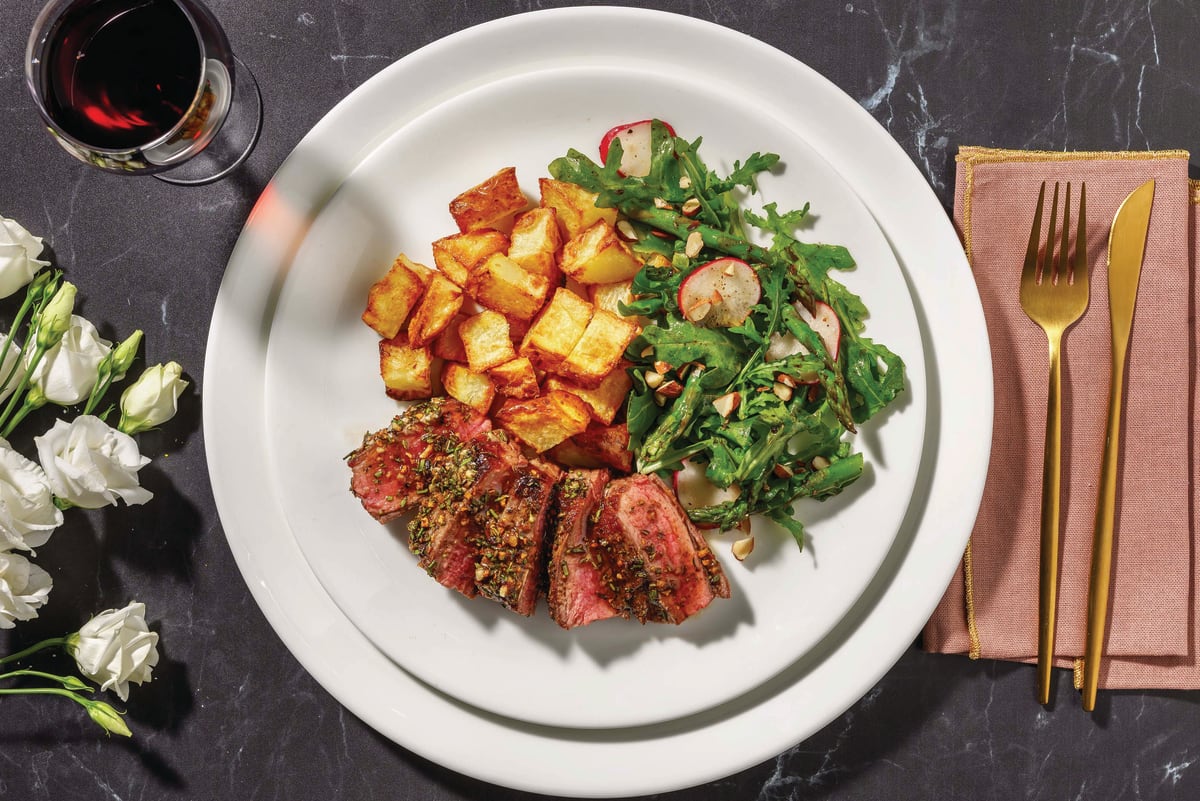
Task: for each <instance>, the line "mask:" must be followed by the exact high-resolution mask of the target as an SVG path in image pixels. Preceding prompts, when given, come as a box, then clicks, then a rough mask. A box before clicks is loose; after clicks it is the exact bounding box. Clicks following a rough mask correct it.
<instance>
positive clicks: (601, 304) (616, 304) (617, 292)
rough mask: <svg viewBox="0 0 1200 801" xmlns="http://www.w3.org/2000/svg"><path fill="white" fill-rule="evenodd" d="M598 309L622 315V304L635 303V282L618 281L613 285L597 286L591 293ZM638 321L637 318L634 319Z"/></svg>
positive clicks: (594, 286) (592, 288)
mask: <svg viewBox="0 0 1200 801" xmlns="http://www.w3.org/2000/svg"><path fill="white" fill-rule="evenodd" d="M589 294H590V297H591V300H592V303H594V304H596V308H597V309H604V310H605V311H610V312H612V313H613V314H615V315H618V316H623V315H621V304H622V303H626V304H628V303H632V302H633V280H632V279H631V280H628V281H617V282H616V283H613V284H595V285H593V286H592V287H591V292H590V293H589ZM634 319H636V318H634Z"/></svg>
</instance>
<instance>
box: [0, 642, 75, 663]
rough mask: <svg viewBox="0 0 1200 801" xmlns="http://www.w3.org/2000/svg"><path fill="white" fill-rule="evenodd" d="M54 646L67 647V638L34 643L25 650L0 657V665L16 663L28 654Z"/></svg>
mask: <svg viewBox="0 0 1200 801" xmlns="http://www.w3.org/2000/svg"><path fill="white" fill-rule="evenodd" d="M56 645H57V646H61V647H63V648H66V647H67V638H66V637H51V638H50V639H48V640H42V641H41V642H39V643H34V644H33V645H31V646H29V647H28V648H26V649H25V650H23V651H17V652H16V653H15V654H9V655H8V656H5V657H0V665H3V664H4V663H6V662H16V661H17V660H18V659H24V658H25V657H27V656H29V655H30V654H35V653H37V652H38V651H40V650H42V649H43V648H53V647H54V646H56Z"/></svg>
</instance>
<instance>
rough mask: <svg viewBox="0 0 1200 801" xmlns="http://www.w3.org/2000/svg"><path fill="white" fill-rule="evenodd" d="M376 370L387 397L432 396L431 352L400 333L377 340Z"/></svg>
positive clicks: (417, 398) (402, 398)
mask: <svg viewBox="0 0 1200 801" xmlns="http://www.w3.org/2000/svg"><path fill="white" fill-rule="evenodd" d="M379 374H380V376H381V377H382V378H383V386H384V388H385V389H386V390H387V394H388V396H389V397H392V398H395V399H396V400H419V399H421V398H429V397H432V396H433V354H432V353H430V352H429V348H414V347H411V346H410V345H409V344H408V341H407V339H406V338H405V336H404V334H397V335H396V336H395V337H392V338H391V339H381V340H379Z"/></svg>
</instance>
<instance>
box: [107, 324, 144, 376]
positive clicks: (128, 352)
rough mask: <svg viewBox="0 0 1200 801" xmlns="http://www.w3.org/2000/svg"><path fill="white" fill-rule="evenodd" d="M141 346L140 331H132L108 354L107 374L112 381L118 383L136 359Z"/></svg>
mask: <svg viewBox="0 0 1200 801" xmlns="http://www.w3.org/2000/svg"><path fill="white" fill-rule="evenodd" d="M141 344H142V329H140V328H139V329H138V330H136V331H134V332H133V333H132V334H130V335H129V337H128V338H127V339H126V340H125V341H124V342H122V343H121V344H120V345H117V347H116V348H114V349H113V351H112V353H110V354H109V360H110V362H109V374H110V375H112V380H113V381H120V380H121V379H122V378H124V377H125V373H127V372H128V371H129V368H130V367H131V366H132V365H133V360H134V359H136V358H137V351H138V346H139V345H141Z"/></svg>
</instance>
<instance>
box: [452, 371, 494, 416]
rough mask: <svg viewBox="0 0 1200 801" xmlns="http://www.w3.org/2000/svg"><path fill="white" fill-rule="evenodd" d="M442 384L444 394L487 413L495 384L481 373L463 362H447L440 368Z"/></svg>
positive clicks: (492, 398) (490, 406)
mask: <svg viewBox="0 0 1200 801" xmlns="http://www.w3.org/2000/svg"><path fill="white" fill-rule="evenodd" d="M442 386H444V387H445V388H446V394H447V395H449V396H450V397H452V398H454V399H455V400H456V401H461V402H462V403H465V404H467V405H468V406H470V407H471V408H472V409H475V410H476V411H478V412H482V413H483V414H487V412H488V410H489V409H491V408H492V401H493V400H495V398H496V386H495V384H493V383H492V379H490V378H488V377H487V375H485V374H483V373H475V372H472V371H471V370H470V369H469V368H468V367H467V366H466V365H465V364H459V363H458V362H449V363H448V364H447V365H446V366H445V368H443V370H442Z"/></svg>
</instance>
